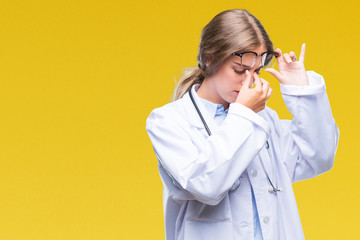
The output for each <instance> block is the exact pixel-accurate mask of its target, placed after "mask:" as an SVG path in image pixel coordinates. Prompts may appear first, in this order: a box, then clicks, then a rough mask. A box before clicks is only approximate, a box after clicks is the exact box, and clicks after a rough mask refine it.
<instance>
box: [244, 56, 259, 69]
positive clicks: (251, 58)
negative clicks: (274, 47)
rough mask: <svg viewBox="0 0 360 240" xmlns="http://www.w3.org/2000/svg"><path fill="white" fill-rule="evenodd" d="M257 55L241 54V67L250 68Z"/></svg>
mask: <svg viewBox="0 0 360 240" xmlns="http://www.w3.org/2000/svg"><path fill="white" fill-rule="evenodd" d="M256 57H257V55H256V54H255V53H250V52H249V53H243V55H242V57H241V65H242V67H243V68H245V69H249V68H252V67H253V66H254V64H255V62H256Z"/></svg>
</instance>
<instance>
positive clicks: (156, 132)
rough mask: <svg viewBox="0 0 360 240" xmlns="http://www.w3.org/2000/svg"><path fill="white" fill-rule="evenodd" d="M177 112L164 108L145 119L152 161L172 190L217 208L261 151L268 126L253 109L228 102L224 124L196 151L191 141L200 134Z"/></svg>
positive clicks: (267, 135) (268, 132)
mask: <svg viewBox="0 0 360 240" xmlns="http://www.w3.org/2000/svg"><path fill="white" fill-rule="evenodd" d="M179 112H181V111H180V110H179V108H176V107H166V106H165V107H162V108H158V109H155V110H154V111H153V112H152V113H151V114H150V116H149V117H148V119H147V121H146V130H147V132H148V135H149V137H150V140H151V142H152V144H153V148H154V151H155V154H156V156H157V159H158V161H159V163H160V164H161V167H162V168H163V169H164V171H166V173H167V174H168V175H169V177H171V178H172V179H173V181H174V185H175V186H176V185H179V186H178V187H180V188H181V189H182V190H183V191H186V193H187V194H191V196H193V197H194V199H195V200H198V201H200V202H203V203H205V204H208V205H217V204H218V203H219V202H220V201H221V200H222V199H223V198H224V196H225V195H226V193H227V191H228V190H229V189H230V188H231V187H232V185H233V184H234V183H235V182H236V180H237V179H238V178H239V177H240V175H241V174H242V173H243V171H244V170H245V169H246V167H247V166H248V164H249V163H250V161H251V160H252V159H253V158H254V156H255V155H256V154H257V153H258V152H259V151H260V149H261V148H262V147H263V145H264V143H265V141H266V139H268V137H269V134H270V126H269V124H268V123H267V122H266V121H265V120H264V119H263V118H262V117H260V116H258V115H257V114H256V113H254V112H253V111H252V110H250V109H248V108H246V107H244V106H242V105H241V104H238V103H233V104H231V105H230V109H229V113H228V116H227V118H226V119H225V120H224V122H223V124H222V125H221V126H220V127H219V128H218V129H217V130H216V131H214V132H213V134H212V135H211V136H210V137H208V138H207V139H206V141H205V142H204V146H201V147H199V146H195V145H194V143H193V141H192V140H193V139H192V138H193V137H194V136H196V134H198V133H196V131H199V130H198V129H197V128H195V127H193V126H191V125H189V122H188V120H187V119H186V116H184V114H181V113H179ZM198 135H199V134H198ZM199 149H202V150H199ZM172 188H174V186H172ZM169 189H170V190H171V188H169Z"/></svg>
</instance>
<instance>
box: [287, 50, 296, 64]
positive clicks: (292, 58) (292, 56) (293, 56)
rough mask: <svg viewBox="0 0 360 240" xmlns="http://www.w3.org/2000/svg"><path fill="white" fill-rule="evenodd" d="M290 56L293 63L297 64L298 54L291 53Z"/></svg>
mask: <svg viewBox="0 0 360 240" xmlns="http://www.w3.org/2000/svg"><path fill="white" fill-rule="evenodd" d="M289 55H290V58H291V61H293V62H295V61H296V54H295V53H294V52H292V51H291V52H290V54H289Z"/></svg>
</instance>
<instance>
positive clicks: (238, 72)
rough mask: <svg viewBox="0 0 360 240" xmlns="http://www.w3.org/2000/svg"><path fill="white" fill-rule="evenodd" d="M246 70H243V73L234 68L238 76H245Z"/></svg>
mask: <svg viewBox="0 0 360 240" xmlns="http://www.w3.org/2000/svg"><path fill="white" fill-rule="evenodd" d="M245 71H246V70H243V71H238V70H236V69H235V68H234V72H235V73H237V74H244V73H245Z"/></svg>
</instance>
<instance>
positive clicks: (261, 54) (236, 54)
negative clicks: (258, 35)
mask: <svg viewBox="0 0 360 240" xmlns="http://www.w3.org/2000/svg"><path fill="white" fill-rule="evenodd" d="M245 53H253V54H255V55H256V58H254V59H255V61H253V63H252V65H251V67H246V66H244V65H243V64H242V56H243V55H244V54H245ZM269 53H271V54H274V56H275V58H278V57H279V54H278V53H276V52H274V51H266V52H263V53H260V54H259V53H256V52H253V51H246V52H241V53H237V52H233V53H232V54H231V55H234V56H238V57H240V66H241V67H242V68H244V69H250V68H252V67H253V66H254V65H255V64H256V62H257V58H258V56H260V57H261V58H262V56H263V55H264V54H269ZM260 64H261V65H260V67H264V66H263V65H262V61H260Z"/></svg>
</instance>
